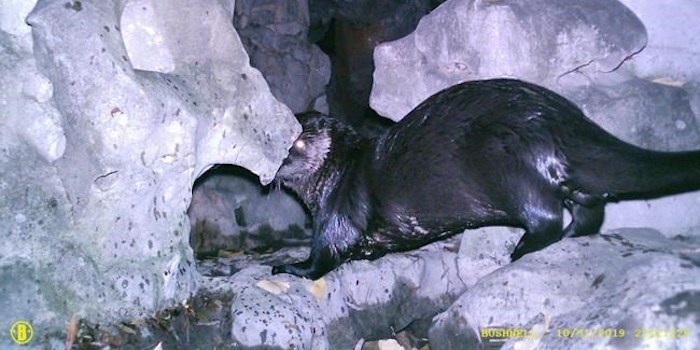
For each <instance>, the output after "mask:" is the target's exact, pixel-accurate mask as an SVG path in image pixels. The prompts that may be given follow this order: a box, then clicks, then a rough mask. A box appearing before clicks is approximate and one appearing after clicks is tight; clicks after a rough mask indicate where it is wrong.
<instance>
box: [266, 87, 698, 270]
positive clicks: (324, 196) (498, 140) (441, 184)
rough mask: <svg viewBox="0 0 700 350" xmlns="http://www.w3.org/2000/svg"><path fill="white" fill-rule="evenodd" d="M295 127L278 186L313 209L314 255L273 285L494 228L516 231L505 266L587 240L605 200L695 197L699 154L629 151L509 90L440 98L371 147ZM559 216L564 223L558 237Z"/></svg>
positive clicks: (453, 91) (574, 116)
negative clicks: (519, 232)
mask: <svg viewBox="0 0 700 350" xmlns="http://www.w3.org/2000/svg"><path fill="white" fill-rule="evenodd" d="M299 118H300V121H301V123H302V125H303V126H304V131H303V133H302V135H301V136H300V137H299V139H298V140H300V141H302V142H298V143H297V144H295V146H294V147H292V149H291V151H290V155H289V157H288V158H287V159H286V160H285V162H284V164H283V166H282V167H281V168H280V170H279V172H278V175H277V178H278V180H279V181H281V182H282V183H283V184H284V185H286V186H288V187H289V188H291V189H292V190H294V191H296V192H297V193H298V194H299V196H300V197H301V198H302V200H303V201H304V202H305V204H306V205H307V206H308V207H309V209H310V210H311V213H312V215H313V225H314V226H313V230H314V237H313V243H312V247H311V255H310V257H309V259H308V260H306V261H304V262H301V263H297V264H290V265H283V266H277V267H274V268H273V273H282V272H286V273H292V274H295V275H298V276H304V277H308V278H312V279H316V278H318V277H320V276H322V275H324V274H325V273H327V272H329V271H331V270H333V269H335V268H336V267H338V266H339V265H340V264H342V263H343V262H345V261H348V260H351V259H374V258H378V257H380V256H382V255H384V254H386V253H388V252H393V251H405V250H410V249H415V248H417V247H420V246H422V245H425V244H427V243H429V242H432V241H435V240H438V239H442V238H444V237H446V236H448V235H452V234H455V233H459V232H462V231H463V230H464V229H468V228H477V227H482V226H493V225H504V226H513V227H521V228H524V229H525V230H526V233H525V234H524V235H523V237H522V238H521V240H520V242H519V243H518V245H517V246H516V248H515V250H514V251H513V253H512V255H511V258H512V259H513V260H515V259H518V258H520V257H521V256H523V255H524V254H527V253H529V252H532V251H536V250H539V249H542V248H544V247H546V246H548V245H550V244H552V243H554V242H556V241H558V240H560V239H562V238H563V237H573V236H582V235H589V234H592V233H595V232H597V231H598V230H599V228H600V226H601V224H602V221H603V207H604V205H605V203H606V202H610V201H616V200H627V199H646V198H654V197H659V196H662V195H668V194H673V193H679V192H685V191H691V190H697V189H700V151H695V152H677V153H664V152H654V151H649V150H644V149H641V148H638V147H635V146H633V145H630V144H628V143H625V142H623V141H620V140H619V139H617V138H615V137H614V136H612V135H610V134H609V133H608V132H606V131H604V130H603V129H602V128H600V127H598V126H597V125H595V124H594V123H593V122H591V121H590V120H589V119H588V118H587V117H585V116H584V115H583V113H582V112H581V110H579V109H578V108H577V107H576V106H575V105H574V104H573V103H571V102H569V101H568V100H566V99H565V98H563V97H561V96H559V95H557V94H556V93H554V92H552V91H549V90H547V89H545V88H542V87H539V86H536V85H533V84H529V83H525V82H521V81H516V80H506V79H498V80H486V81H474V82H468V83H463V84H460V85H456V86H453V87H450V88H448V89H446V90H443V91H441V92H439V93H437V94H435V95H433V96H432V97H430V98H429V99H427V100H426V101H425V102H423V103H422V104H421V105H419V106H418V107H417V108H416V109H414V110H413V111H412V112H411V113H409V114H408V115H407V116H406V117H405V118H404V119H403V120H401V121H400V122H399V123H397V124H396V125H394V126H392V127H391V128H390V129H389V130H388V131H387V132H386V133H385V134H383V135H382V136H380V137H379V138H377V139H375V140H366V139H363V138H361V137H360V136H359V135H358V134H357V133H355V132H354V131H353V130H352V129H350V128H349V127H347V126H345V125H342V124H341V123H340V122H338V121H335V120H333V119H331V118H329V117H326V116H324V115H322V114H320V113H307V114H304V115H301V116H299ZM329 138H330V139H329ZM329 141H330V149H328V152H327V153H326V151H325V150H326V147H325V146H328V145H329V143H328V142H329ZM324 142H326V143H325V144H324ZM564 208H566V209H568V210H569V211H570V212H571V213H572V217H573V221H572V222H571V224H569V225H568V226H567V227H566V228H565V229H564V230H562V226H563V223H562V215H563V210H562V209H564Z"/></svg>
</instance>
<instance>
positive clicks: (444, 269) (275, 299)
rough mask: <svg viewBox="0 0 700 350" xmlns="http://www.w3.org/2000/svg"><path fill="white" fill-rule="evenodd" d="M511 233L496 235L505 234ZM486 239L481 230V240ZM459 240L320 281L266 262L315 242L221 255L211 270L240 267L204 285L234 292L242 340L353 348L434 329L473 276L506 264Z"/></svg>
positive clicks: (353, 265)
mask: <svg viewBox="0 0 700 350" xmlns="http://www.w3.org/2000/svg"><path fill="white" fill-rule="evenodd" d="M472 233H474V234H476V235H478V236H477V237H482V236H481V234H479V233H478V232H477V231H475V232H472ZM506 236H507V235H503V236H500V237H497V238H494V239H495V241H501V242H502V241H503V239H505V238H506ZM483 242H485V241H483V240H479V239H478V238H477V239H476V240H475V242H474V245H476V246H481V245H482V243H483ZM458 244H459V239H458V238H456V239H452V240H448V241H443V242H438V243H436V244H433V245H430V246H427V247H424V248H422V249H420V250H418V251H416V252H412V253H407V254H392V255H388V256H386V257H383V258H381V259H379V260H376V261H372V262H370V261H353V262H350V263H348V264H345V265H343V266H341V267H340V268H339V269H337V270H335V271H333V272H331V273H329V274H328V275H326V276H324V277H323V278H321V279H319V280H317V281H309V280H306V279H300V278H298V277H295V276H291V275H276V276H270V275H269V268H268V267H264V268H263V267H260V266H259V265H258V264H260V263H263V264H270V265H274V264H279V263H280V257H283V256H284V255H285V254H286V255H287V256H288V257H287V258H283V259H284V260H287V261H290V260H301V259H303V258H305V255H307V254H308V249H304V250H301V251H296V250H291V251H290V250H286V251H281V252H280V253H279V254H281V255H277V257H274V256H273V257H268V258H265V259H263V260H260V259H257V260H251V259H250V257H237V258H232V259H230V260H223V259H220V263H218V264H214V265H212V264H211V263H208V265H207V266H203V270H202V271H203V274H205V275H210V276H216V275H221V274H222V273H223V274H226V270H227V267H228V266H232V267H233V269H234V271H237V270H239V269H240V272H237V273H235V274H233V275H231V276H227V277H208V278H205V280H204V282H203V283H204V286H203V288H204V289H207V290H214V291H219V292H220V291H222V290H230V291H231V292H233V293H234V301H233V306H232V309H231V313H232V318H233V320H234V321H233V325H232V327H233V328H232V334H233V337H234V341H236V343H237V344H238V345H239V346H241V347H242V348H255V347H257V346H269V347H280V348H285V349H286V348H290V347H291V346H292V345H294V346H296V348H313V349H351V348H353V347H354V346H355V345H356V344H357V343H358V342H359V341H360V340H362V339H364V340H380V339H388V338H392V337H393V336H394V332H395V331H399V330H402V329H405V328H407V327H410V328H411V330H412V332H414V333H415V334H417V335H418V336H422V337H427V334H428V333H427V331H428V327H429V325H430V319H431V318H432V317H433V316H434V315H435V314H436V313H438V312H439V311H440V310H443V309H444V308H445V307H447V305H449V304H450V303H451V302H452V301H453V300H454V299H455V298H456V297H457V296H458V295H460V294H461V293H462V292H463V291H464V290H465V287H466V286H467V284H469V283H474V282H475V281H476V280H478V279H479V278H481V277H483V276H485V275H487V274H488V273H489V272H491V271H493V270H495V269H496V268H498V267H499V264H498V263H497V262H496V260H495V259H494V258H493V257H490V256H482V257H471V256H458V255H457V253H456V251H457V249H456V248H457V246H458ZM217 265H219V266H218V267H217ZM292 325H298V326H296V327H292Z"/></svg>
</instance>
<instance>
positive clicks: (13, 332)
mask: <svg viewBox="0 0 700 350" xmlns="http://www.w3.org/2000/svg"><path fill="white" fill-rule="evenodd" d="M33 336H34V328H32V325H31V324H29V322H27V321H17V322H15V323H13V324H12V328H10V337H12V340H13V341H14V342H15V343H16V344H17V345H24V344H27V343H29V342H30V341H31V340H32V337H33Z"/></svg>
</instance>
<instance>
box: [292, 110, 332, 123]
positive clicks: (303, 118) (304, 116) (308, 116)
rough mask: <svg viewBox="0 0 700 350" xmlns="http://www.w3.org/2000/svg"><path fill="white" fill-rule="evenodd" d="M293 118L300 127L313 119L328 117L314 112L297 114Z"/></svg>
mask: <svg viewBox="0 0 700 350" xmlns="http://www.w3.org/2000/svg"><path fill="white" fill-rule="evenodd" d="M294 116H295V117H297V120H298V121H299V123H301V125H306V124H308V123H309V121H311V120H313V119H326V118H330V117H329V116H328V115H325V114H323V113H321V112H316V111H308V112H302V113H297V114H295V115H294Z"/></svg>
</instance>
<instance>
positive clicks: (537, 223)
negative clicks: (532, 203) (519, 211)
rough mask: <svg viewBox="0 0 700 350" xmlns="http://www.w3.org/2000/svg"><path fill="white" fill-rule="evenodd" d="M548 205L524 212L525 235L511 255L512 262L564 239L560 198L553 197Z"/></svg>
mask: <svg viewBox="0 0 700 350" xmlns="http://www.w3.org/2000/svg"><path fill="white" fill-rule="evenodd" d="M548 202H549V203H548V204H547V205H539V206H536V207H529V209H526V210H525V211H524V213H525V215H524V218H523V219H524V220H523V221H524V225H523V226H524V228H525V234H524V235H523V236H522V237H521V238H520V241H519V242H518V244H517V245H516V246H515V249H514V250H513V253H511V255H510V258H511V261H515V260H518V259H520V258H521V257H522V256H523V255H525V254H528V253H532V252H534V251H538V250H540V249H543V248H545V247H547V246H549V245H550V244H552V243H554V242H557V241H559V240H561V239H562V237H563V231H562V222H563V215H562V209H563V208H562V206H561V202H560V200H559V199H558V198H556V197H552V198H550V200H549V201H548Z"/></svg>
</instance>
